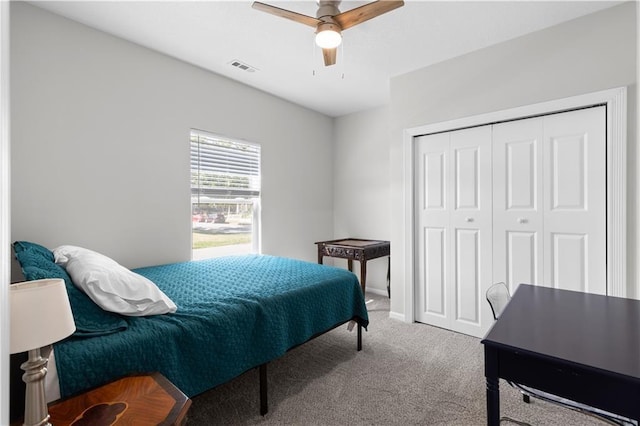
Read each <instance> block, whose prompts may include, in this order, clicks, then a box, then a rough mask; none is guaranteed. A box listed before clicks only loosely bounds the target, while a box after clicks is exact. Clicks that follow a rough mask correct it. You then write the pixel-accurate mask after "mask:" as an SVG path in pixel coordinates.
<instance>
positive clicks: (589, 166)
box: [543, 106, 607, 294]
mask: <svg viewBox="0 0 640 426" xmlns="http://www.w3.org/2000/svg"><path fill="white" fill-rule="evenodd" d="M544 180H545V183H544V187H545V188H544V190H545V196H544V227H545V230H544V233H545V237H544V253H545V267H544V270H545V277H544V280H543V281H544V284H545V285H547V286H551V287H556V288H563V289H566V290H576V291H584V292H589V293H598V294H606V292H607V271H606V247H607V244H606V243H607V241H606V182H607V179H606V133H605V107H604V106H601V107H595V108H587V109H582V110H577V111H570V112H565V113H562V114H554V115H549V116H546V117H545V120H544Z"/></svg>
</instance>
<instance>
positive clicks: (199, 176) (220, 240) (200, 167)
mask: <svg viewBox="0 0 640 426" xmlns="http://www.w3.org/2000/svg"><path fill="white" fill-rule="evenodd" d="M191 225H192V226H191V228H192V234H191V236H192V250H193V251H192V257H193V259H204V258H210V257H217V256H224V255H230V254H246V253H259V252H260V238H259V235H260V232H259V231H260V145H257V144H253V143H248V142H244V141H237V140H233V139H229V138H223V137H220V136H215V135H212V134H210V133H205V132H202V131H199V130H192V131H191Z"/></svg>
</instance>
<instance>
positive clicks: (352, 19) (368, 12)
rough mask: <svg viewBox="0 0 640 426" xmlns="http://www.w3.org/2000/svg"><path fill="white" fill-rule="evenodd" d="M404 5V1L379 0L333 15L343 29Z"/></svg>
mask: <svg viewBox="0 0 640 426" xmlns="http://www.w3.org/2000/svg"><path fill="white" fill-rule="evenodd" d="M403 5H404V1H391V0H379V1H374V2H373V3H368V4H365V5H364V6H360V7H356V8H355V9H351V10H347V11H346V12H342V13H341V14H339V15H336V16H334V17H333V20H334V21H336V22H337V23H338V25H340V27H342V29H343V30H346V29H347V28H351V27H353V26H354V25H357V24H361V23H363V22H364V21H368V20H369V19H371V18H375V17H376V16H379V15H382V14H383V13H387V12H390V11H392V10H393V9H397V8H399V7H400V6H403Z"/></svg>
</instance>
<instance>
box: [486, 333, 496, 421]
mask: <svg viewBox="0 0 640 426" xmlns="http://www.w3.org/2000/svg"><path fill="white" fill-rule="evenodd" d="M498 362H499V361H498V351H497V350H496V349H494V348H490V347H487V346H485V347H484V376H485V377H486V379H487V425H488V426H499V425H500V384H499V378H498Z"/></svg>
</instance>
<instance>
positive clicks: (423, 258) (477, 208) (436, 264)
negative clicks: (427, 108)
mask: <svg viewBox="0 0 640 426" xmlns="http://www.w3.org/2000/svg"><path fill="white" fill-rule="evenodd" d="M415 158H416V164H415V170H416V175H415V178H416V182H415V188H416V194H415V200H416V227H415V229H416V232H417V235H416V240H417V250H416V252H417V271H416V272H417V274H416V275H417V280H416V320H417V321H420V322H424V323H427V324H431V325H436V326H439V327H444V328H448V329H451V330H455V331H460V332H462V333H466V334H471V335H475V336H480V335H482V333H483V332H484V329H486V327H487V325H486V324H488V323H489V322H490V321H492V320H491V315H490V312H488V311H486V310H485V309H484V304H486V301H485V298H484V293H485V291H486V289H487V288H488V286H489V285H490V283H491V276H492V275H491V274H492V272H491V238H492V235H491V234H492V233H491V208H492V207H491V206H492V198H491V127H490V126H483V127H476V128H472V129H465V130H459V131H454V132H447V133H441V134H435V135H428V136H422V137H419V138H416V155H415Z"/></svg>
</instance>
